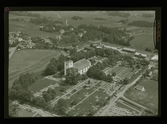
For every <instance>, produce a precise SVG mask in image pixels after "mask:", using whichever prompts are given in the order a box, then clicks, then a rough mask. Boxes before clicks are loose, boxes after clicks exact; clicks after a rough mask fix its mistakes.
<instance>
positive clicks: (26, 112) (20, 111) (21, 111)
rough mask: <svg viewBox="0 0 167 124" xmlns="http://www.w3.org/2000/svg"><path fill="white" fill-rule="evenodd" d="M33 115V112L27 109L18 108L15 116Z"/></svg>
mask: <svg viewBox="0 0 167 124" xmlns="http://www.w3.org/2000/svg"><path fill="white" fill-rule="evenodd" d="M33 115H34V113H32V112H29V111H27V110H24V109H18V111H17V117H32V116H33Z"/></svg>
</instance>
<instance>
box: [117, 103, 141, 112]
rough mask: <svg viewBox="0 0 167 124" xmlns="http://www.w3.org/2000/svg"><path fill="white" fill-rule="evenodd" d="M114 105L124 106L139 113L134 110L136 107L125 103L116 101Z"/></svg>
mask: <svg viewBox="0 0 167 124" xmlns="http://www.w3.org/2000/svg"><path fill="white" fill-rule="evenodd" d="M116 106H118V107H120V108H125V109H127V110H129V111H131V112H133V111H135V112H136V113H139V112H138V111H136V110H135V109H136V108H134V106H131V105H128V104H127V103H121V102H117V104H116ZM129 106H130V107H129Z"/></svg>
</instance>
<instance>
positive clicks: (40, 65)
mask: <svg viewBox="0 0 167 124" xmlns="http://www.w3.org/2000/svg"><path fill="white" fill-rule="evenodd" d="M35 51H38V52H35ZM35 51H34V50H22V51H17V52H15V53H14V55H13V57H14V56H15V55H16V58H15V57H14V58H13V57H12V58H11V60H10V61H9V81H8V84H9V88H11V87H12V85H13V82H14V80H16V79H17V78H18V77H19V75H20V74H21V73H27V72H33V73H37V72H40V73H41V71H43V70H44V69H45V68H46V66H47V65H48V63H49V61H50V59H51V58H53V57H58V56H59V55H60V53H59V52H57V51H54V50H35ZM33 52H34V53H33ZM41 53H42V54H41ZM43 55H45V57H44V56H43ZM20 57H22V58H23V59H20ZM26 58H29V59H26ZM33 58H34V60H33ZM37 58H38V59H37ZM29 61H30V62H29ZM26 63H27V64H29V65H27V64H26ZM21 65H22V67H21ZM17 67H19V68H20V69H18V68H17Z"/></svg>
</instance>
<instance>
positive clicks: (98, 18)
mask: <svg viewBox="0 0 167 124" xmlns="http://www.w3.org/2000/svg"><path fill="white" fill-rule="evenodd" d="M95 20H107V19H105V18H100V17H96V18H95Z"/></svg>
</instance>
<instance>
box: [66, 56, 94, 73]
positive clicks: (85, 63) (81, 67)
mask: <svg viewBox="0 0 167 124" xmlns="http://www.w3.org/2000/svg"><path fill="white" fill-rule="evenodd" d="M72 67H73V68H76V69H77V70H78V73H79V74H84V73H86V72H87V71H88V69H89V68H90V67H91V62H90V61H89V60H86V59H81V60H79V61H77V62H75V63H73V61H72V60H69V61H66V62H64V75H66V70H67V69H68V68H72Z"/></svg>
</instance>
